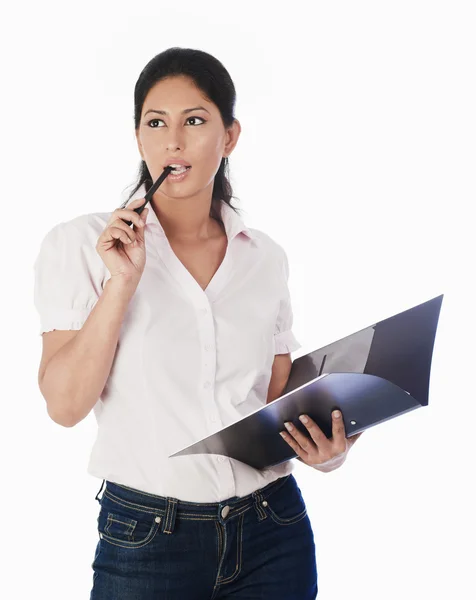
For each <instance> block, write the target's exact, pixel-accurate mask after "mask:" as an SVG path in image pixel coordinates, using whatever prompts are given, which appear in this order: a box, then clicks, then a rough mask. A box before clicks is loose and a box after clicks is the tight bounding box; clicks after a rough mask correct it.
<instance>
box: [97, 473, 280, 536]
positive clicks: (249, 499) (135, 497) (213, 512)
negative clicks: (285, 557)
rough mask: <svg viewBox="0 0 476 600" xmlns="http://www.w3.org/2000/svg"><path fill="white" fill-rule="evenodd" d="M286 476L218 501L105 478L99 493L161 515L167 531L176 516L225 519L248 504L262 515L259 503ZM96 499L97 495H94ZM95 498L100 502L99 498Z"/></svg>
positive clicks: (186, 518) (239, 511) (138, 509)
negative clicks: (156, 491) (188, 497)
mask: <svg viewBox="0 0 476 600" xmlns="http://www.w3.org/2000/svg"><path fill="white" fill-rule="evenodd" d="M290 477H292V474H291V473H290V474H289V475H286V476H285V477H280V478H279V479H276V480H275V481H273V482H271V483H269V484H268V485H266V486H265V487H263V488H261V489H259V490H256V491H255V492H252V493H251V494H248V495H247V496H243V497H242V498H239V497H236V496H235V497H233V498H229V499H227V500H223V501H221V502H211V503H205V502H187V501H184V500H179V499H177V498H172V497H165V496H157V495H155V494H150V493H148V492H143V491H141V490H137V489H135V488H131V487H128V486H125V485H122V484H119V483H114V482H112V481H107V480H104V481H105V483H106V487H105V489H104V494H103V497H104V496H105V497H107V498H109V500H111V501H113V502H118V503H119V504H123V505H124V506H125V507H128V508H130V509H133V510H136V511H143V512H144V513H148V514H150V513H154V514H157V515H159V516H161V517H165V523H167V524H169V526H170V533H171V530H172V529H173V524H174V523H175V519H176V518H181V519H185V520H204V519H210V520H217V521H221V522H224V521H229V520H230V519H231V518H233V517H234V516H238V515H241V514H242V513H243V512H245V511H246V510H248V509H249V508H251V507H252V506H254V507H255V509H256V510H257V513H258V516H259V518H260V519H263V518H266V513H265V511H264V510H263V508H262V506H266V499H267V498H269V497H270V496H271V495H272V494H273V493H274V492H276V491H277V490H278V489H280V488H281V487H282V486H283V485H284V484H285V483H287V482H288V481H289V479H290ZM104 481H103V484H104ZM101 489H102V488H101ZM100 491H101V490H100ZM99 493H100V492H98V495H99ZM96 499H98V498H97V496H96ZM101 500H102V498H101ZM98 502H99V503H101V501H100V500H98ZM263 502H264V505H263Z"/></svg>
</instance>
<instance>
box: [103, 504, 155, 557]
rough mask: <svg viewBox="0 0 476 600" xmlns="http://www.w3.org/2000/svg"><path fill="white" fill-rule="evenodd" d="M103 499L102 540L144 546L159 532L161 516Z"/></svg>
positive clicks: (118, 544)
mask: <svg viewBox="0 0 476 600" xmlns="http://www.w3.org/2000/svg"><path fill="white" fill-rule="evenodd" d="M104 500H105V498H103V499H102V506H101V510H100V511H99V516H98V532H99V536H100V538H101V539H102V540H105V541H107V542H109V543H110V544H113V545H115V546H121V547H122V548H142V547H144V546H146V545H147V544H149V543H150V542H151V541H152V540H153V539H154V537H155V535H156V534H157V532H158V530H159V525H160V521H161V518H160V517H158V516H155V515H153V514H148V513H142V512H141V511H137V510H134V511H133V510H131V509H128V508H127V507H123V506H122V505H121V504H118V503H115V502H110V501H106V502H104Z"/></svg>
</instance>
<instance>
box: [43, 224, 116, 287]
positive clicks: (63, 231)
mask: <svg viewBox="0 0 476 600" xmlns="http://www.w3.org/2000/svg"><path fill="white" fill-rule="evenodd" d="M110 214H111V213H89V214H84V215H79V216H77V217H74V218H73V219H69V220H68V221H61V222H60V223H57V224H56V225H54V226H53V227H51V228H50V229H49V231H47V233H46V234H45V235H44V237H43V239H42V240H41V243H40V249H39V254H38V256H37V258H36V261H35V267H37V266H43V264H54V265H56V266H57V265H58V263H61V265H64V266H65V268H66V266H67V267H68V268H71V269H74V268H78V269H84V268H85V267H86V269H87V271H89V272H90V273H92V274H97V275H98V276H99V275H100V276H103V275H104V270H105V268H106V267H105V265H104V263H103V261H102V259H101V257H100V256H99V254H98V253H97V250H96V244H97V240H98V237H99V236H100V235H101V232H102V231H103V230H104V227H105V226H106V224H107V221H108V219H109V217H110Z"/></svg>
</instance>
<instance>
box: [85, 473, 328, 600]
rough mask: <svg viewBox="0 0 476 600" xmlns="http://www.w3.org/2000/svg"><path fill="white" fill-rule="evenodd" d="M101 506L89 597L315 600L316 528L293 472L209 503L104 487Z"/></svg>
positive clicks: (116, 599)
mask: <svg viewBox="0 0 476 600" xmlns="http://www.w3.org/2000/svg"><path fill="white" fill-rule="evenodd" d="M103 483H104V481H103ZM101 489H102V488H101ZM99 491H101V490H99ZM98 496H99V492H98V495H97V496H96V499H98ZM98 502H99V504H100V505H101V508H100V511H99V516H98V533H99V538H100V539H99V542H98V544H97V547H96V553H95V556H94V561H93V563H92V569H93V571H94V575H93V588H92V590H91V595H90V600H221V599H224V598H230V599H236V600H244V599H245V598H246V600H254V599H256V600H258V599H259V600H314V599H315V598H316V597H317V567H316V552H315V545H314V536H313V531H312V528H311V523H310V521H309V517H308V515H307V510H306V505H305V503H304V500H303V498H302V496H301V491H300V489H299V487H298V485H297V483H296V480H295V478H294V476H293V475H292V474H290V475H288V476H286V477H282V478H280V479H278V480H276V481H274V482H273V483H270V484H269V485H267V486H266V487H264V488H262V489H260V490H257V491H256V492H253V493H252V494H249V495H248V496H244V497H243V498H238V497H236V496H235V497H233V498H230V499H229V500H226V501H222V502H219V503H218V502H217V503H210V504H206V503H199V504H197V503H193V502H182V501H180V500H177V499H176V498H165V497H163V496H156V495H154V494H149V493H146V492H141V491H139V490H136V489H134V488H130V487H127V486H123V485H119V484H117V483H113V482H110V481H106V487H105V490H104V493H103V495H102V497H101V499H100V500H99V499H98Z"/></svg>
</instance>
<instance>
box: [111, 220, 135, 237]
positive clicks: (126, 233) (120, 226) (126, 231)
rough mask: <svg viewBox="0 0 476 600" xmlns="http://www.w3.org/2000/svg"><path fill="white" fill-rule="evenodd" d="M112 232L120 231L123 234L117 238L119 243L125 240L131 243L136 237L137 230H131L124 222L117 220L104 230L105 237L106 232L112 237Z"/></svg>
mask: <svg viewBox="0 0 476 600" xmlns="http://www.w3.org/2000/svg"><path fill="white" fill-rule="evenodd" d="M113 230H120V231H122V232H123V235H121V236H120V237H119V238H118V239H120V240H121V241H124V240H125V239H126V238H127V239H130V240H131V242H133V241H134V240H135V239H136V237H137V230H133V229H131V228H130V227H129V225H127V224H126V223H124V221H122V220H121V219H117V220H116V221H114V223H111V225H109V227H108V228H107V229H106V231H105V234H106V235H107V232H108V231H110V232H111V235H112V231H113ZM114 237H116V236H114Z"/></svg>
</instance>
